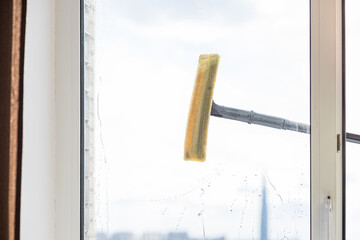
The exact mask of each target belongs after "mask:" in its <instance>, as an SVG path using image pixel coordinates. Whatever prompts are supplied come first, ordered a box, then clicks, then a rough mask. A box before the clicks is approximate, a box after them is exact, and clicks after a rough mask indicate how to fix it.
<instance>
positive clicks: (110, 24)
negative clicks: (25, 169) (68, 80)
mask: <svg viewBox="0 0 360 240" xmlns="http://www.w3.org/2000/svg"><path fill="white" fill-rule="evenodd" d="M85 4H86V8H85V10H86V11H87V12H86V17H85V21H87V23H86V27H88V31H87V32H86V29H85V34H86V36H85V41H86V43H87V49H85V51H86V53H85V55H86V56H87V62H86V64H87V65H86V66H87V67H88V68H86V69H87V70H88V71H89V74H88V75H87V76H85V78H87V79H85V81H87V83H88V85H86V84H85V86H86V89H85V91H86V101H85V105H86V106H87V108H86V111H88V113H87V114H86V118H87V119H86V120H85V121H86V123H85V125H86V129H87V130H86V131H85V138H86V139H87V140H86V145H87V146H85V148H86V151H87V155H86V159H85V169H86V171H85V178H86V179H85V182H86V189H85V191H86V193H85V195H86V196H85V213H86V214H85V235H86V239H98V240H99V239H101V240H105V239H106V240H110V239H111V240H116V239H121V240H135V239H136V240H137V239H141V240H190V239H219V240H220V239H310V135H309V134H305V133H298V132H292V131H284V130H278V129H273V128H267V127H263V126H257V125H249V124H247V123H242V122H238V121H232V120H227V119H222V118H216V117H213V116H212V117H210V123H209V130H208V141H207V142H208V143H207V159H206V161H205V162H202V163H199V162H189V161H184V160H183V155H184V153H183V151H184V139H185V131H186V123H187V117H188V112H189V106H190V100H191V94H192V89H193V85H194V79H195V75H196V69H197V63H198V58H199V55H200V54H204V53H218V54H219V55H220V64H219V69H218V73H217V81H216V86H215V91H214V101H215V102H216V103H217V104H219V105H223V106H228V107H233V108H238V109H243V110H254V111H255V112H258V113H263V114H267V115H272V116H277V117H283V118H286V119H289V120H292V121H295V122H301V123H305V124H309V122H310V116H309V115H310V96H309V95H310V89H309V86H310V80H309V76H310V70H309V66H310V60H309V59H310V57H309V53H310V46H309V39H310V37H309V32H310V30H309V2H307V1H301V0H293V1H288V0H274V1H267V0H244V1H235V0H226V1H215V0H211V1H209V0H207V1H205V0H198V1H190V0H183V1H162V0H151V1H149V0H147V1H143V0H134V1H116V0H107V1H96V2H92V1H85ZM86 38H88V40H86Z"/></svg>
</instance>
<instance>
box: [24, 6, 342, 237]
mask: <svg viewBox="0 0 360 240" xmlns="http://www.w3.org/2000/svg"><path fill="white" fill-rule="evenodd" d="M342 1H343V0H311V1H310V5H311V40H310V41H311V150H312V151H311V196H312V198H311V239H313V240H325V239H328V238H327V236H328V235H327V234H328V228H327V224H326V218H327V209H326V208H325V199H326V197H327V196H331V198H332V201H333V204H332V206H333V211H332V213H331V215H330V216H331V220H330V221H331V224H330V226H331V228H330V236H331V238H330V239H342V238H343V232H344V231H345V229H343V221H344V219H343V202H342V201H343V189H342V187H343V182H342V181H343V176H342V173H343V169H342V167H343V161H342V156H343V154H342V151H343V147H342V148H341V149H340V151H338V150H337V135H338V134H340V136H341V139H344V136H343V132H344V131H343V129H342V128H343V123H342V116H343V113H344V110H343V109H342V99H343V96H342V94H343V89H342V75H343V74H342V55H343V54H342ZM80 2H81V0H51V1H48V0H29V1H28V17H27V26H26V27H27V32H26V34H27V35H26V50H25V105H24V156H23V184H22V187H23V190H22V191H23V195H22V215H21V219H22V220H21V239H22V240H24V239H37V240H49V239H56V240H63V239H66V240H79V239H80V161H79V159H80V81H79V80H80ZM39 6H40V7H39ZM320 29H321V30H320ZM40 40H41V41H40ZM39 41H40V44H41V42H45V43H46V44H47V45H46V46H41V45H40V46H39ZM34 49H36V51H35V50H34ZM32 69H36V70H38V71H41V70H42V69H43V70H44V71H43V72H41V73H39V72H35V70H32ZM34 84H35V85H34ZM43 84H48V85H46V86H45V87H44V86H42V85H43ZM40 97H42V98H41V99H40ZM32 99H39V101H35V102H33V101H32ZM46 101H48V102H47V103H46ZM34 113H35V115H34ZM46 116H49V117H48V118H46ZM38 118H41V121H39V119H38ZM34 127H41V128H38V129H37V131H40V134H38V139H37V140H36V141H34V137H35V136H34V135H36V131H34V129H33V128H34ZM342 146H344V142H343V143H342ZM44 148H46V149H45V150H44ZM32 150H33V151H32ZM36 151H42V152H41V154H40V155H39V152H36ZM44 172H45V173H46V174H44ZM35 177H38V178H36V179H35ZM44 183H46V184H44ZM34 194H36V195H37V196H34ZM34 197H35V198H36V199H40V200H38V201H40V203H38V202H37V201H35V200H34ZM37 203H38V204H37ZM46 204H47V205H46ZM44 205H46V208H45V209H44V208H43V207H44ZM44 211H46V212H45V213H44ZM36 213H40V214H36ZM33 226H35V227H33Z"/></svg>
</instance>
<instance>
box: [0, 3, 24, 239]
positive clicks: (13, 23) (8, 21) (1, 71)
mask: <svg viewBox="0 0 360 240" xmlns="http://www.w3.org/2000/svg"><path fill="white" fill-rule="evenodd" d="M25 14H26V1H25V0H12V1H0V23H1V24H0V32H1V37H0V77H1V81H0V165H1V168H0V192H1V195H0V239H9V240H15V239H19V238H20V233H19V231H20V193H21V157H22V116H23V115H22V109H23V69H24V45H25Z"/></svg>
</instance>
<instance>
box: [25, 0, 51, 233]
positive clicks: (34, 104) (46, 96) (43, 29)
mask: <svg viewBox="0 0 360 240" xmlns="http://www.w3.org/2000/svg"><path fill="white" fill-rule="evenodd" d="M54 6H55V2H54V0H29V1H28V6H27V23H26V39H25V41H26V46H25V70H24V72H25V73H24V74H25V77H24V140H23V146H24V148H23V169H22V171H23V175H22V196H21V239H23V240H28V239H29V240H35V239H36V240H45V239H46V240H51V239H55V11H54Z"/></svg>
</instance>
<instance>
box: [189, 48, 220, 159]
mask: <svg viewBox="0 0 360 240" xmlns="http://www.w3.org/2000/svg"><path fill="white" fill-rule="evenodd" d="M219 60H220V56H219V55H218V54H202V55H200V57H199V65H198V70H197V74H196V81H195V85H194V89H193V94H192V99H191V105H190V111H189V117H188V123H187V129H186V137H185V152H184V159H185V160H192V161H200V162H203V161H205V157H206V139H207V130H208V125H209V118H210V112H211V105H212V98H213V93H214V86H215V80H216V72H217V69H218V65H219Z"/></svg>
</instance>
